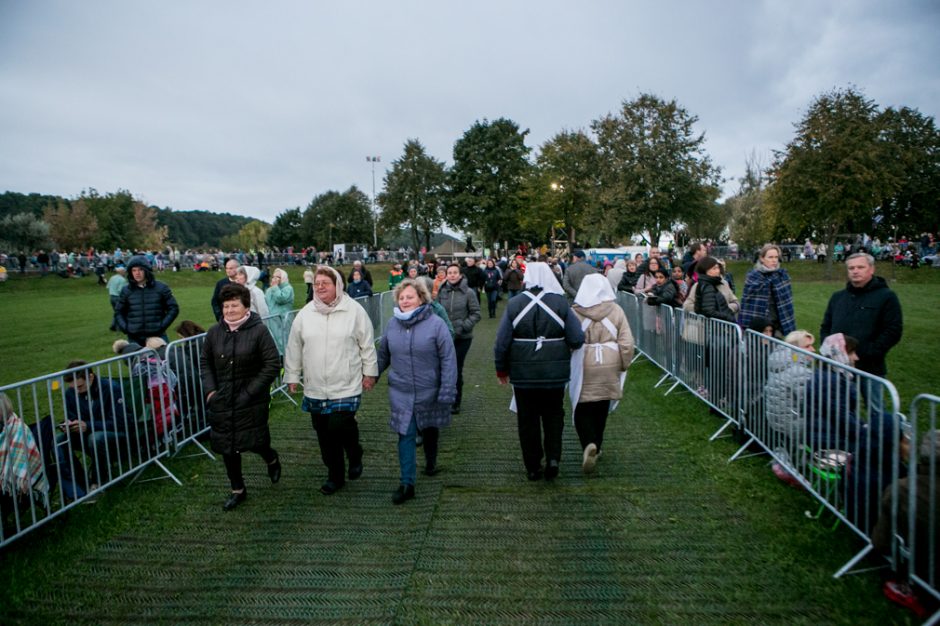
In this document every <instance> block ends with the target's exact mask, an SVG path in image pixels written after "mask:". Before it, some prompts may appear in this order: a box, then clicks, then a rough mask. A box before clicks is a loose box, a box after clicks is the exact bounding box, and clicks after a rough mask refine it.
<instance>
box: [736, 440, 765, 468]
mask: <svg viewBox="0 0 940 626" xmlns="http://www.w3.org/2000/svg"><path fill="white" fill-rule="evenodd" d="M755 441H757V437H755V436H754V435H751V438H750V439H748V440H747V442H746V443H745V444H744V445H743V446H741V447H740V448H738V450H737V451H736V452H735V453H734V454H732V455H731V458H730V459H728V463H734V462H735V461H737V460H738V459H747V458H750V457H752V456H763V455H764V454H766V452H764V451H763V450H762V451H760V452H752V453H751V454H744V451H745V450H747V449H748V448H749V447H750V446H751V444H752V443H754V442H755Z"/></svg>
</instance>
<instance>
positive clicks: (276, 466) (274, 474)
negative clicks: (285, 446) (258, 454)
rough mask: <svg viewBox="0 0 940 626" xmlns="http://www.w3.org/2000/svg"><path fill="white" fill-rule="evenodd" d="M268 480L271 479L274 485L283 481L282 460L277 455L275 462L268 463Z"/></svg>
mask: <svg viewBox="0 0 940 626" xmlns="http://www.w3.org/2000/svg"><path fill="white" fill-rule="evenodd" d="M268 478H270V479H271V484H272V485H273V484H275V483H276V482H277V481H279V480H281V458H280V457H279V456H277V455H276V454H275V456H274V461H272V462H271V463H268Z"/></svg>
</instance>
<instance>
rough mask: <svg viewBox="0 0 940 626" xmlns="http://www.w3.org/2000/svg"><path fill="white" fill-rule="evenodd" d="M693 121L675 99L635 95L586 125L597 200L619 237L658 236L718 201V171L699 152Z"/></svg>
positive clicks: (700, 146)
mask: <svg viewBox="0 0 940 626" xmlns="http://www.w3.org/2000/svg"><path fill="white" fill-rule="evenodd" d="M697 121H698V118H697V117H696V116H694V115H690V114H689V113H688V111H686V110H685V109H684V108H683V107H681V106H679V104H678V103H677V102H676V101H675V100H670V101H668V102H667V101H665V100H662V99H660V98H659V97H657V96H655V95H652V94H641V95H640V96H639V97H638V98H636V99H635V100H630V101H627V100H625V101H624V102H623V103H622V106H621V109H620V112H619V114H618V115H606V116H604V117H602V118H600V119H597V120H594V121H593V122H592V123H591V129H592V130H593V131H594V133H595V135H596V136H597V144H598V147H599V152H600V169H599V171H600V176H601V185H602V186H601V201H602V204H603V206H604V208H605V210H607V211H611V212H612V214H611V216H612V218H613V219H614V221H615V223H614V224H613V227H615V228H616V229H617V231H618V234H620V235H631V234H634V233H637V232H646V233H647V234H648V235H649V237H650V239H651V240H652V241H653V243H656V242H657V241H658V240H659V236H660V233H661V232H663V231H667V230H672V228H673V227H674V226H675V225H676V224H677V223H679V222H681V221H684V219H685V218H686V217H688V216H690V215H694V214H695V213H696V212H698V211H702V210H703V209H705V208H707V207H708V206H709V205H710V204H711V203H713V202H714V201H715V199H716V198H717V197H718V187H719V184H720V182H721V178H720V170H719V168H718V167H716V166H714V165H713V164H712V162H711V159H710V158H709V156H708V155H707V154H706V153H705V135H704V133H696V132H695V129H694V126H695V123H696V122H697Z"/></svg>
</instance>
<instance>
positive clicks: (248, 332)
mask: <svg viewBox="0 0 940 626" xmlns="http://www.w3.org/2000/svg"><path fill="white" fill-rule="evenodd" d="M200 368H201V370H202V388H203V393H205V394H206V396H207V397H208V395H209V394H210V393H211V392H213V391H214V392H215V395H214V396H212V399H211V400H208V401H207V405H206V408H207V413H208V417H209V425H210V426H211V427H212V433H211V440H212V449H213V450H215V451H216V452H218V453H219V454H231V453H234V452H239V451H243V450H251V449H253V448H257V447H259V446H265V445H270V443H271V435H270V433H269V432H268V405H269V404H270V402H271V391H270V389H271V383H273V382H274V379H275V378H276V377H277V374H278V372H279V371H280V369H281V359H280V356H279V355H278V352H277V345H275V343H274V339H273V338H272V337H271V333H270V332H268V329H267V327H266V326H265V325H264V323H263V322H262V321H261V318H260V317H259V316H258V314H257V313H252V314H251V318H250V319H249V320H248V321H247V322H245V324H244V325H243V326H242V327H241V328H239V329H238V330H237V331H236V332H232V331H230V330H229V328H228V325H226V323H225V322H224V321H223V322H221V323H219V324H216V325H215V326H213V327H212V328H210V329H209V332H208V333H207V334H206V341H205V343H203V344H202V356H201V359H200Z"/></svg>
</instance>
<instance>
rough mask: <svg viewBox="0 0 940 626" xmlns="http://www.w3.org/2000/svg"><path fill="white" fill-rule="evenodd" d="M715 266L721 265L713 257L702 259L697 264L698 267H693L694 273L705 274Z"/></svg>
mask: <svg viewBox="0 0 940 626" xmlns="http://www.w3.org/2000/svg"><path fill="white" fill-rule="evenodd" d="M716 265H721V264H720V263H719V262H718V259H716V258H715V257H713V256H707V257H703V258H702V260H701V261H699V262H698V265H696V266H695V271H696V272H698V273H699V274H705V273H707V272H708V270H710V269H711V268H713V267H715V266H716Z"/></svg>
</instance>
